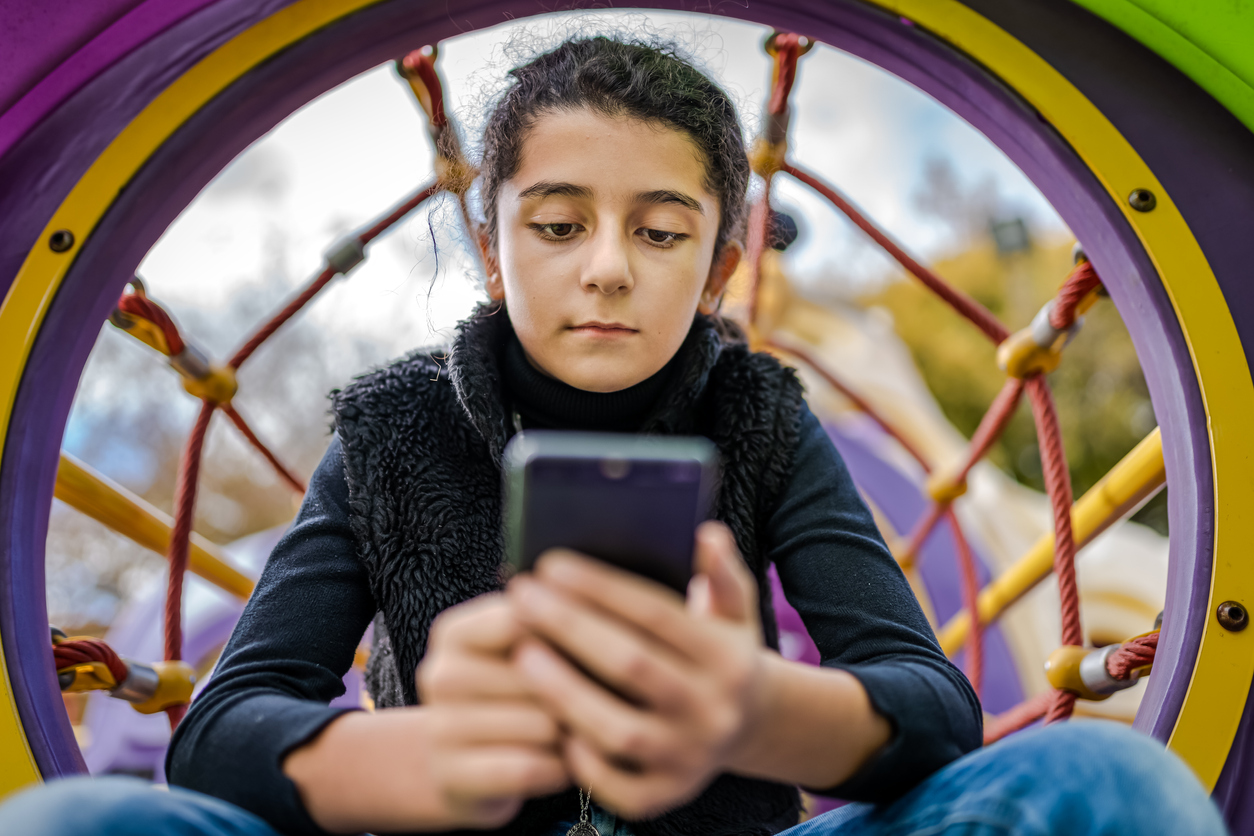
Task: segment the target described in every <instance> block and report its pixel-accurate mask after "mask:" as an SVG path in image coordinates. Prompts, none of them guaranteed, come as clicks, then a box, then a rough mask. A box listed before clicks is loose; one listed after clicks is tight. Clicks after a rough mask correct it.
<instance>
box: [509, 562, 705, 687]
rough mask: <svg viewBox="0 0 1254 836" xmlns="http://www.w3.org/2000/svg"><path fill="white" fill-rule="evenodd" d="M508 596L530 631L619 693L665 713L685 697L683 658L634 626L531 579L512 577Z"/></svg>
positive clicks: (685, 678)
mask: <svg viewBox="0 0 1254 836" xmlns="http://www.w3.org/2000/svg"><path fill="white" fill-rule="evenodd" d="M509 596H510V598H511V600H514V601H516V602H517V603H518V608H519V619H520V620H521V621H523V622H525V623H526V624H527V627H528V628H529V629H530V630H531V631H532V632H533V633H534V634H535V635H537V636H540V637H542V638H544V639H545V640H546V641H548V642H549V643H550V644H552V645H553V646H554V647H556V648H558V649H559V650H561V651H562V652H563V653H565V654H566V655H567V656H569V657H570V658H571V659H573V660H574V661H575V662H576V663H578V664H579V665H581V666H583V668H584V669H585V670H587V671H588V672H589V673H591V674H592V675H593V676H595V677H597V678H598V679H600V680H601V681H602V682H605V683H606V684H607V685H609V686H610V687H611V688H614V689H616V690H617V691H618V692H619V693H621V694H624V695H626V696H628V697H630V698H632V699H636V700H639V701H643V702H647V703H649V704H650V705H653V706H655V707H658V708H661V709H663V710H668V711H673V710H677V709H680V708H682V707H684V706H685V705H687V703H688V702H689V701H690V700H689V698H688V696H687V693H686V691H687V688H686V682H687V680H689V679H690V678H691V676H690V675H689V674H686V673H685V671H684V664H685V662H684V660H683V659H682V657H679V656H677V655H676V654H675V652H674V650H673V648H668V647H665V646H663V645H660V644H658V643H657V642H655V641H653V640H652V639H651V637H649V636H646V635H641V634H640V633H639V632H638V631H637V630H635V629H633V626H634V625H630V624H624V623H623V622H621V621H619V620H618V619H617V618H614V617H613V616H611V615H609V614H606V613H604V612H602V611H600V610H597V609H594V608H591V607H589V606H586V605H585V604H584V603H582V602H580V601H579V600H577V599H574V598H572V597H571V596H569V595H566V594H563V593H562V592H560V591H558V590H555V589H552V588H550V587H547V586H546V585H545V584H543V583H539V582H537V581H535V580H533V579H531V578H517V579H516V580H515V581H514V582H513V583H511V584H510V590H509ZM688 629H692V627H691V626H690V625H689V626H688ZM522 643H523V644H525V643H526V640H523V642H522ZM520 646H521V644H520Z"/></svg>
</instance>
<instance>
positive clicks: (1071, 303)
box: [1049, 261, 1102, 331]
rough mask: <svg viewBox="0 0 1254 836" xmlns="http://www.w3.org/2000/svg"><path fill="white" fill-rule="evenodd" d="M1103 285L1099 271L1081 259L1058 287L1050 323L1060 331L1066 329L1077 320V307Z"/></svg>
mask: <svg viewBox="0 0 1254 836" xmlns="http://www.w3.org/2000/svg"><path fill="white" fill-rule="evenodd" d="M1101 286H1102V280H1101V279H1099V278H1098V277H1097V271H1096V270H1094V269H1093V265H1092V264H1090V263H1089V262H1088V261H1081V262H1080V263H1079V264H1077V265H1076V266H1075V268H1074V269H1072V271H1071V275H1069V276H1067V280H1066V281H1065V282H1063V283H1062V287H1060V288H1059V289H1058V296H1057V298H1056V300H1055V301H1054V309H1053V310H1052V311H1050V314H1049V324H1050V325H1052V326H1054V327H1055V328H1057V329H1058V330H1059V331H1066V330H1067V329H1068V328H1070V327H1071V326H1072V325H1074V324H1075V320H1076V308H1077V307H1078V306H1079V304H1080V302H1081V301H1083V299H1084V297H1085V296H1088V295H1089V294H1090V293H1091V292H1093V291H1094V290H1096V289H1097V288H1099V287H1101Z"/></svg>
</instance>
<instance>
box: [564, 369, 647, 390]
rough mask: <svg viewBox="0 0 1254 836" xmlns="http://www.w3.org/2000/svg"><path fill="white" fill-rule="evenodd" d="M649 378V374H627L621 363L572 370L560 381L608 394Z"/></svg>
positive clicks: (577, 387) (578, 387)
mask: <svg viewBox="0 0 1254 836" xmlns="http://www.w3.org/2000/svg"><path fill="white" fill-rule="evenodd" d="M648 377H649V373H641V374H638V375H635V374H630V373H626V374H625V373H624V371H623V367H622V364H621V363H609V364H606V365H605V366H604V367H602V368H599V369H598V368H580V369H571V370H570V373H569V375H565V374H564V375H560V376H559V379H561V380H562V381H563V382H565V383H568V384H570V385H571V386H574V387H575V388H576V389H582V390H584V391H585V392H601V393H607V392H618V391H621V390H623V389H627V388H629V387H632V386H635V385H636V384H637V383H639V382H640V381H642V380H645V379H646V378H648Z"/></svg>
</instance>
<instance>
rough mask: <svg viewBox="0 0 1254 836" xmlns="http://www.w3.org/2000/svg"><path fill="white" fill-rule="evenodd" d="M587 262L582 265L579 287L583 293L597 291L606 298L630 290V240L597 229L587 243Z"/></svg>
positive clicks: (633, 283)
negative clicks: (583, 290)
mask: <svg viewBox="0 0 1254 836" xmlns="http://www.w3.org/2000/svg"><path fill="white" fill-rule="evenodd" d="M585 251H586V252H587V254H588V260H587V261H586V262H585V263H584V269H583V276H582V278H581V279H580V284H581V285H582V286H583V288H584V289H585V290H592V289H596V290H599V291H601V292H602V293H604V294H606V295H607V296H608V295H611V294H614V293H618V292H620V291H624V292H625V291H628V290H631V289H632V287H633V286H634V285H635V281H634V280H633V279H632V276H631V259H630V241H624V240H623V236H622V235H621V234H619V233H618V232H617V231H611V230H610V229H609V228H607V227H606V226H602V227H601V229H599V230H597V232H596V234H594V235H593V236H592V238H591V240H589V241H588V246H587V249H586V250H585Z"/></svg>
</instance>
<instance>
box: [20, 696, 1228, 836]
mask: <svg viewBox="0 0 1254 836" xmlns="http://www.w3.org/2000/svg"><path fill="white" fill-rule="evenodd" d="M593 824H594V825H596V826H597V828H598V830H600V831H601V833H602V836H630V832H629V831H624V830H623V829H622V828H621V826H619V825H616V823H615V822H614V821H613V820H612V817H610V816H609V815H608V814H606V813H604V812H603V811H600V810H594V816H593ZM569 827H570V824H569V823H564V824H562V825H557V826H555V827H554V829H553V831H552V836H564V834H565V833H566V829H567V828H569ZM0 831H2V832H4V833H14V834H17V833H20V834H22V836H83V834H92V835H93V836H123V834H126V836H141V835H142V834H162V835H164V834H180V836H184V835H186V836H278V834H277V832H276V831H275V830H274V829H273V828H271V827H270V826H269V825H268V824H266V823H265V822H264V821H262V820H261V819H259V818H257V817H256V816H254V815H252V814H251V813H248V812H245V811H244V810H241V809H239V808H238V807H234V806H232V805H230V804H227V803H226V802H224V801H220V800H218V799H216V798H210V797H209V796H205V795H201V794H199V793H194V792H190V791H188V790H182V789H178V788H177V787H175V788H172V789H171V790H170V791H169V792H161V791H158V790H154V789H152V788H151V787H149V786H148V785H147V784H144V783H143V782H141V781H138V780H136V779H128V778H116V777H111V778H93V779H87V778H73V779H68V780H64V781H55V782H53V783H50V784H48V785H46V786H44V787H42V788H37V789H34V790H31V791H28V792H24V793H21V794H19V795H17V796H15V797H14V798H13V799H12V800H10V801H8V802H7V803H6V804H4V805H3V806H0ZM1226 832H1227V831H1226V830H1225V828H1224V825H1223V823H1222V821H1221V820H1220V818H1219V813H1218V811H1217V810H1216V808H1215V806H1214V804H1212V803H1211V801H1210V799H1209V798H1208V797H1207V795H1206V793H1205V792H1204V791H1203V789H1202V788H1201V786H1200V785H1199V784H1198V783H1197V780H1196V779H1195V778H1194V777H1193V775H1192V773H1190V772H1189V770H1188V768H1187V767H1185V766H1184V764H1183V763H1182V762H1181V761H1180V760H1179V759H1177V758H1176V757H1175V756H1174V755H1172V754H1170V753H1168V752H1166V751H1165V750H1164V749H1163V748H1162V746H1160V745H1159V744H1158V743H1156V742H1154V741H1153V740H1150V739H1149V738H1147V737H1144V736H1143V735H1140V734H1137V733H1135V732H1133V731H1130V730H1129V729H1127V728H1125V727H1123V726H1119V725H1116V724H1114V723H1106V722H1095V721H1084V720H1079V721H1072V722H1069V723H1064V724H1060V725H1057V726H1051V727H1050V728H1048V729H1036V730H1032V731H1027V732H1023V733H1021V734H1018V735H1015V736H1013V737H1011V738H1009V739H1008V740H1005V741H1003V742H1001V743H998V744H996V745H994V746H990V747H988V748H986V749H980V750H978V751H975V752H972V753H971V754H970V755H967V756H966V757H964V758H962V759H961V760H958V761H955V762H954V763H952V764H950V765H949V766H947V767H945V768H944V769H942V770H940V771H939V772H937V773H935V774H934V775H932V776H931V777H930V778H928V779H927V780H926V781H924V782H923V783H922V784H920V785H919V786H918V787H916V788H915V789H914V790H913V791H911V792H910V793H908V794H906V795H905V796H904V797H902V798H901V799H899V800H898V801H896V802H894V803H892V804H889V805H882V806H873V805H869V804H850V805H848V806H846V807H842V808H841V809H839V810H834V811H832V812H831V813H828V814H826V815H823V816H819V817H818V818H815V819H811V820H810V821H808V822H805V823H804V824H800V825H798V826H796V827H794V828H791V829H790V830H787V831H785V833H784V834H781V836H941V834H944V836H1011V835H1012V834H1013V836H1046V834H1049V836H1054V835H1055V834H1056V835H1057V836H1099V834H1100V835H1101V836H1109V834H1123V833H1127V834H1136V836H1153V834H1163V836H1168V834H1170V836H1182V834H1188V836H1223V834H1225V833H1226Z"/></svg>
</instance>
